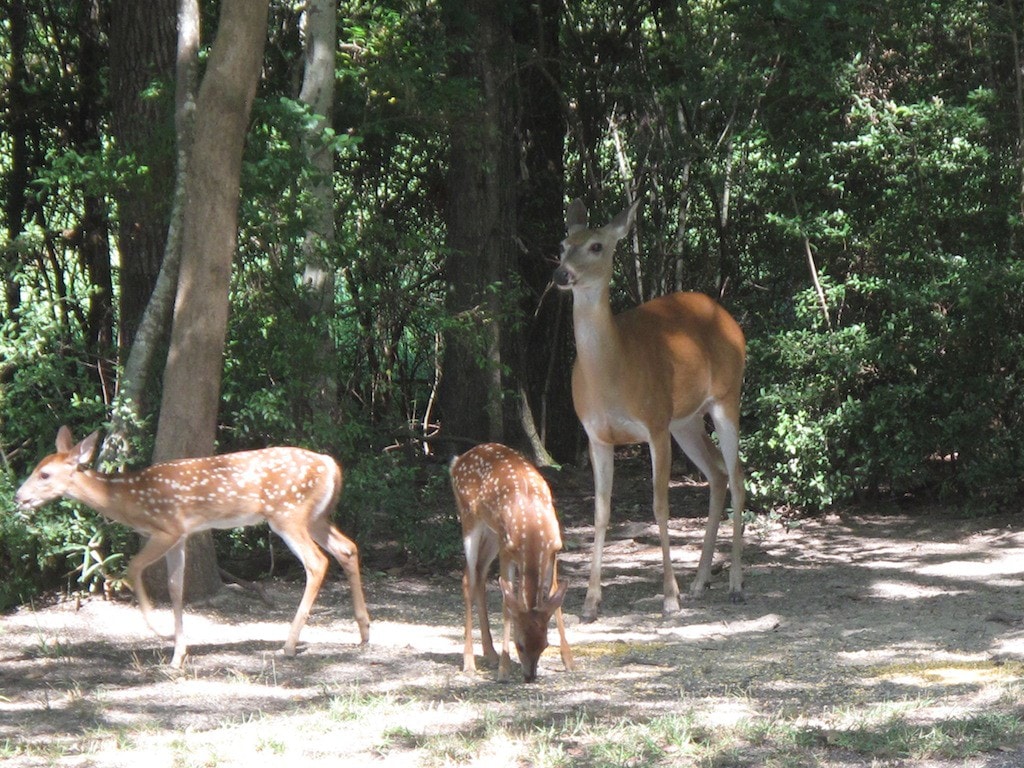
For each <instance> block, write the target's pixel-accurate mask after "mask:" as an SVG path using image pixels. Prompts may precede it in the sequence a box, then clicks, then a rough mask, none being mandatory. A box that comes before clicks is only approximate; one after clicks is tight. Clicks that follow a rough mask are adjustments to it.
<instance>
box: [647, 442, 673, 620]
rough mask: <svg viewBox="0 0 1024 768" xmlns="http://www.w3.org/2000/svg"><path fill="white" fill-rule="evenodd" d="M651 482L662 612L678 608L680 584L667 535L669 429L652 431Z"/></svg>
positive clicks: (671, 612)
mask: <svg viewBox="0 0 1024 768" xmlns="http://www.w3.org/2000/svg"><path fill="white" fill-rule="evenodd" d="M650 449H651V484H652V485H653V486H654V519H655V520H656V521H657V522H658V538H659V539H660V541H661V564H662V574H663V582H664V592H663V593H662V594H663V595H664V600H663V602H662V608H661V610H662V613H663V614H664V615H666V616H668V615H670V614H673V613H678V612H679V585H678V584H677V583H676V575H675V572H674V571H673V570H672V546H671V542H670V541H669V537H668V481H669V476H670V475H671V473H672V438H671V437H670V436H669V434H668V432H665V433H662V434H660V435H652V436H651V441H650Z"/></svg>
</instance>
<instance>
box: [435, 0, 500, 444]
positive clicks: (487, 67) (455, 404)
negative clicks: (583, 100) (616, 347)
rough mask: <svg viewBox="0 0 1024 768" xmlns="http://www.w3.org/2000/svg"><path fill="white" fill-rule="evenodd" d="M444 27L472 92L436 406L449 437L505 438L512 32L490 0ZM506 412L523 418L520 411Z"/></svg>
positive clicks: (453, 160)
mask: <svg viewBox="0 0 1024 768" xmlns="http://www.w3.org/2000/svg"><path fill="white" fill-rule="evenodd" d="M445 23H446V26H447V28H448V34H449V37H450V39H452V40H456V41H459V42H461V43H462V46H461V47H459V52H458V53H456V54H455V56H454V58H453V60H452V62H451V70H452V74H453V75H454V76H455V77H457V78H465V79H466V81H467V82H469V83H471V84H472V85H471V88H472V94H471V98H469V99H468V100H467V101H468V106H467V108H466V109H465V110H463V111H461V112H460V111H457V112H456V114H455V115H453V121H452V125H451V132H450V142H451V143H450V150H449V173H448V206H447V211H446V220H447V225H448V237H447V244H448V247H449V256H448V259H447V261H446V265H445V267H446V272H447V277H448V282H449V286H450V287H449V292H448V297H447V302H446V304H447V308H448V312H449V313H450V315H451V316H452V317H455V318H457V319H458V320H459V321H460V322H459V327H458V328H456V329H454V330H450V331H448V332H447V333H446V336H445V351H444V364H443V367H444V376H443V377H442V380H441V385H440V389H439V392H438V406H439V411H440V418H441V425H442V434H443V435H445V436H447V437H448V438H455V439H456V440H459V439H468V440H471V441H485V440H498V441H500V440H503V439H504V436H505V422H506V416H505V412H504V411H505V409H504V403H503V400H502V367H503V364H504V361H505V356H506V349H505V343H506V341H505V338H504V336H503V334H502V329H501V322H502V320H503V318H502V313H501V301H500V298H501V295H500V294H501V291H500V290H499V284H500V283H501V281H502V280H503V279H505V278H506V276H507V275H508V271H509V265H510V264H512V263H513V259H514V257H515V253H514V243H515V196H514V189H515V174H514V170H513V168H514V162H513V160H514V155H513V152H512V143H511V141H510V137H511V134H512V124H511V109H510V105H511V94H510V93H509V85H510V83H511V82H512V81H511V76H512V59H511V30H510V29H509V28H508V24H507V22H506V21H505V17H504V9H503V8H502V7H501V4H498V3H492V2H490V0H469V2H466V3H452V4H450V5H449V7H447V8H445ZM510 416H512V420H513V421H517V420H518V414H515V413H514V409H513V410H512V412H511V413H510ZM455 445H458V444H457V443H456V444H455ZM459 447H460V448H464V447H465V445H464V444H463V445H461V446H459Z"/></svg>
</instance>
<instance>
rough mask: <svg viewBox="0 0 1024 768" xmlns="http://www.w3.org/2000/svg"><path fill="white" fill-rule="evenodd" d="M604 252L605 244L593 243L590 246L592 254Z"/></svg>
mask: <svg viewBox="0 0 1024 768" xmlns="http://www.w3.org/2000/svg"><path fill="white" fill-rule="evenodd" d="M603 250H604V244H603V243H591V244H590V252H591V253H600V252H601V251H603Z"/></svg>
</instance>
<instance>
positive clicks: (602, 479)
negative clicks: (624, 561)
mask: <svg viewBox="0 0 1024 768" xmlns="http://www.w3.org/2000/svg"><path fill="white" fill-rule="evenodd" d="M590 464H591V467H592V468H593V470H594V551H593V553H592V554H591V556H590V581H589V582H588V583H587V596H586V598H584V600H583V617H582V618H583V621H584V622H591V621H594V619H596V618H597V612H598V607H599V606H600V604H601V558H602V556H603V554H604V537H605V533H606V531H607V530H608V520H609V519H610V518H611V511H612V482H613V479H614V475H615V448H614V446H611V445H606V444H604V443H598V442H595V441H594V440H591V441H590Z"/></svg>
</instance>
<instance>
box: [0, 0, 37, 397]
mask: <svg viewBox="0 0 1024 768" xmlns="http://www.w3.org/2000/svg"><path fill="white" fill-rule="evenodd" d="M8 24H9V33H8V34H9V38H8V39H9V41H10V46H11V49H10V70H9V72H10V74H9V77H8V78H7V89H6V90H7V99H8V102H9V106H8V110H7V114H8V118H9V122H8V125H7V131H8V138H9V140H10V146H11V156H10V158H9V160H8V162H9V167H8V171H7V174H6V177H5V178H4V180H3V182H4V183H3V184H2V187H3V189H4V191H5V193H6V194H5V197H4V218H5V220H6V223H7V238H6V240H5V242H6V243H7V245H6V246H5V247H4V248H3V251H0V272H2V273H3V276H4V300H5V306H4V309H5V310H6V311H7V312H9V313H11V316H13V315H14V312H15V310H16V309H18V307H19V305H20V304H21V287H20V286H19V285H18V282H17V281H16V280H14V272H15V269H16V268H17V266H18V261H19V256H18V249H17V248H15V247H14V242H15V240H16V239H17V238H18V237H19V236H20V235H21V233H22V230H23V229H24V226H25V201H26V198H25V190H26V189H28V181H29V152H28V145H29V131H30V130H31V123H32V115H31V112H30V107H29V104H30V100H29V98H28V88H29V81H28V72H27V70H26V66H25V47H26V44H27V42H28V12H27V10H26V9H25V3H24V2H23V0H12V2H11V3H10V5H9V6H8ZM8 373H11V374H13V371H10V372H8V371H7V367H6V366H4V367H2V368H0V377H3V376H6V375H8Z"/></svg>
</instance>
